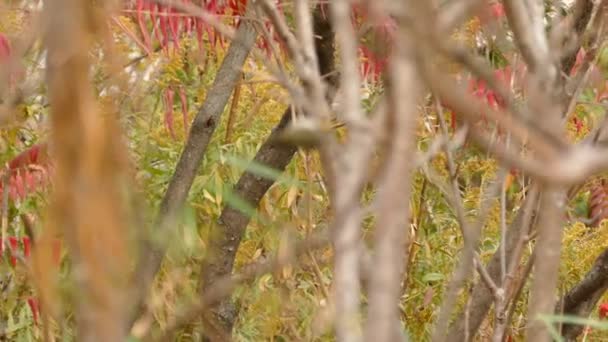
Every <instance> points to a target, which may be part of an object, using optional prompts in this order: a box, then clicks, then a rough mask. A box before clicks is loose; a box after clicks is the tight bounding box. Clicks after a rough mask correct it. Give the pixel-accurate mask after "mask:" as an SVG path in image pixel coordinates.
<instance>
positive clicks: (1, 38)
mask: <svg viewBox="0 0 608 342" xmlns="http://www.w3.org/2000/svg"><path fill="white" fill-rule="evenodd" d="M10 56H11V44H10V42H9V40H8V38H6V36H5V35H4V34H2V33H0V63H4V62H6V61H7V60H8V58H9V57H10Z"/></svg>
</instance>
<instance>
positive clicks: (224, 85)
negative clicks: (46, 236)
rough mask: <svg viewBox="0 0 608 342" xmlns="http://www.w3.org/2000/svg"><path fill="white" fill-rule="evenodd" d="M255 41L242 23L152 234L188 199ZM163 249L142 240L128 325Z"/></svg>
mask: <svg viewBox="0 0 608 342" xmlns="http://www.w3.org/2000/svg"><path fill="white" fill-rule="evenodd" d="M256 38H257V33H256V31H255V28H254V26H253V22H252V21H251V20H242V21H241V22H240V25H239V28H238V29H237V31H236V35H235V37H234V40H233V41H232V43H231V44H230V47H229V48H228V52H227V53H226V56H225V57H224V60H223V61H222V65H221V66H220V68H219V70H218V72H217V75H216V77H215V80H214V83H213V85H212V86H211V89H210V90H209V93H208V94H207V98H206V99H205V102H204V103H203V105H202V106H201V108H200V109H199V111H198V113H197V114H196V117H195V118H194V121H193V123H192V127H191V128H190V135H189V136H188V140H187V142H186V146H185V147H184V151H183V152H182V154H181V156H180V159H179V162H178V163H177V166H176V168H175V172H174V174H173V177H172V178H171V181H170V182H169V187H168V188H167V191H166V192H165V195H164V197H163V199H162V201H161V204H160V208H159V211H158V215H157V217H156V221H155V225H154V228H155V230H154V231H153V232H152V233H153V234H156V233H161V234H164V233H165V232H166V231H167V230H169V229H171V227H173V226H174V224H175V223H176V220H177V217H178V214H179V211H180V209H181V208H182V206H183V205H184V202H185V201H186V199H187V197H188V192H189V191H190V187H192V183H193V182H194V178H195V177H196V173H197V171H198V168H199V165H200V164H201V161H202V159H203V156H204V154H205V151H206V150H207V146H208V145H209V141H210V140H211V136H212V135H213V132H214V131H215V128H216V127H217V125H218V123H219V122H220V118H221V115H222V113H223V112H224V108H225V107H226V104H227V103H228V100H229V99H230V95H231V93H232V91H233V89H234V87H235V86H236V84H237V82H238V81H239V78H240V75H241V69H242V67H243V65H244V64H245V60H246V59H247V56H248V55H249V52H250V51H251V49H252V48H253V45H254V43H255V40H256ZM165 249H166V247H165V246H160V245H158V244H156V243H154V242H152V241H150V240H147V239H144V241H143V246H142V250H141V252H140V257H139V264H138V268H137V269H136V271H135V275H134V276H135V284H136V286H135V291H137V292H136V293H135V299H134V301H135V305H133V306H132V307H133V308H134V309H135V310H136V311H135V312H134V313H133V316H132V320H131V323H133V322H134V321H135V319H136V318H137V315H138V314H139V311H140V309H141V305H142V302H143V298H145V296H146V295H147V293H148V289H149V287H150V286H151V283H152V281H153V279H154V276H155V275H156V273H157V272H158V269H159V268H160V265H161V263H162V260H163V257H164V255H165Z"/></svg>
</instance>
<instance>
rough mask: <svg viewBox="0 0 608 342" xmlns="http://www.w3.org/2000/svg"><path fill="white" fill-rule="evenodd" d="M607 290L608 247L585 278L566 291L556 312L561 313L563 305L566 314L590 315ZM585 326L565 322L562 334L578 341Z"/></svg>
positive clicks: (569, 339) (570, 339)
mask: <svg viewBox="0 0 608 342" xmlns="http://www.w3.org/2000/svg"><path fill="white" fill-rule="evenodd" d="M606 290H608V249H606V250H604V251H603V252H602V254H600V255H599V256H598V257H597V259H595V263H594V264H593V266H592V267H591V270H589V272H587V274H586V275H585V277H584V278H583V280H581V281H580V282H579V283H578V284H576V285H575V286H574V287H573V288H571V289H570V291H568V292H567V293H566V295H565V296H564V297H563V298H562V300H561V303H558V305H557V308H556V312H557V313H559V312H560V311H561V310H560V309H561V308H562V307H563V310H564V312H563V314H564V315H574V316H580V317H588V316H589V314H591V311H592V310H593V308H595V306H596V304H597V302H598V300H600V298H601V297H602V295H603V294H604V293H605V292H606ZM583 328H584V326H582V325H575V324H564V326H563V327H562V336H564V338H566V340H567V341H576V338H577V336H578V335H580V334H581V333H582V332H583Z"/></svg>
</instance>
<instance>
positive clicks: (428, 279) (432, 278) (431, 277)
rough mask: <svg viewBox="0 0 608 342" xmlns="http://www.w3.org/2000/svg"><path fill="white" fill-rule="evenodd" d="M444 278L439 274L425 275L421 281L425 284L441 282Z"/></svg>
mask: <svg viewBox="0 0 608 342" xmlns="http://www.w3.org/2000/svg"><path fill="white" fill-rule="evenodd" d="M443 278H444V276H443V274H441V273H427V274H425V275H424V276H423V277H422V281H423V282H425V283H429V282H435V281H441V280H443Z"/></svg>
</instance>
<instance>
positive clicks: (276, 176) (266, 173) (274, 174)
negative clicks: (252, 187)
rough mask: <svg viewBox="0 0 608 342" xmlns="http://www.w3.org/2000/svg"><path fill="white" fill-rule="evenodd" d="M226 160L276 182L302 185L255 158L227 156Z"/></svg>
mask: <svg viewBox="0 0 608 342" xmlns="http://www.w3.org/2000/svg"><path fill="white" fill-rule="evenodd" d="M226 162H227V163H228V164H230V165H233V166H236V167H239V168H241V169H244V170H247V171H248V172H251V173H253V174H254V175H257V176H260V177H264V178H266V179H270V180H273V181H275V182H279V181H282V183H285V184H288V185H295V186H300V185H301V184H300V182H299V181H298V180H297V179H295V178H292V177H289V176H286V175H285V174H284V173H283V172H281V171H279V170H277V169H274V168H272V167H269V166H268V165H264V164H262V163H258V162H256V161H255V160H247V159H243V158H239V157H235V156H227V157H226Z"/></svg>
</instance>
